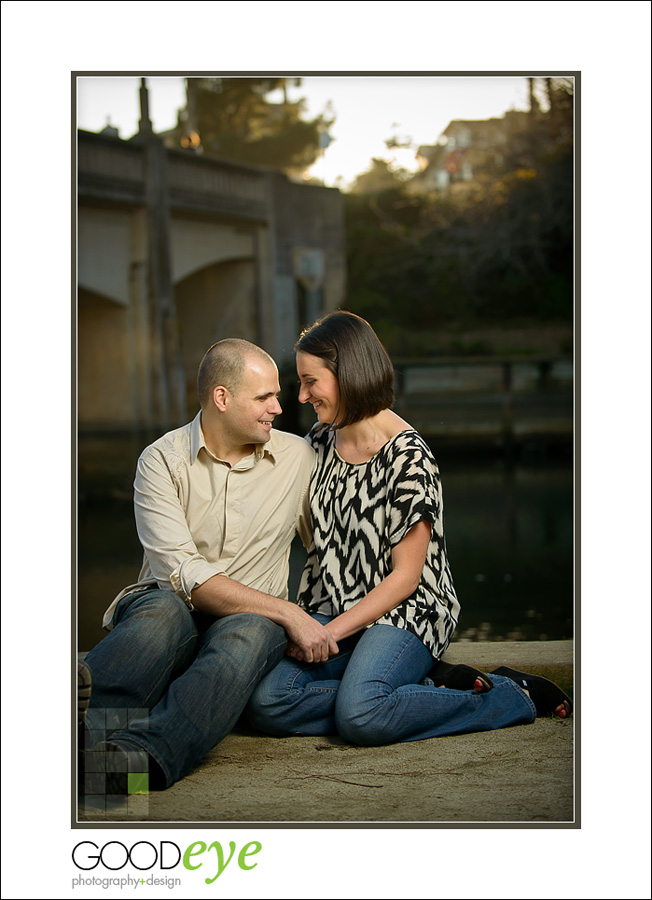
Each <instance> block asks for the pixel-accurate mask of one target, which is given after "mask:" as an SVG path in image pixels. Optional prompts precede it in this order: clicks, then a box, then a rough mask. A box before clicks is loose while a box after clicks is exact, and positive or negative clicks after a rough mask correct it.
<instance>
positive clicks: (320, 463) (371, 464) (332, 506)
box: [298, 425, 460, 659]
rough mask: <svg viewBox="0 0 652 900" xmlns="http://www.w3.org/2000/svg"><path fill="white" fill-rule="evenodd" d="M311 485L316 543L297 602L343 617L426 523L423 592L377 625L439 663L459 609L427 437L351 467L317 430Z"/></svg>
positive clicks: (389, 446) (401, 442)
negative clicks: (406, 637)
mask: <svg viewBox="0 0 652 900" xmlns="http://www.w3.org/2000/svg"><path fill="white" fill-rule="evenodd" d="M306 440H307V441H308V443H309V444H311V446H313V447H314V449H315V450H316V451H317V466H316V469H315V472H314V474H313V477H312V482H311V485H310V494H311V497H310V508H311V512H312V519H313V530H314V539H313V544H312V546H311V548H310V550H309V552H308V559H307V561H306V565H305V568H304V570H303V575H302V577H301V583H300V585H299V593H298V600H299V603H300V604H301V605H302V606H303V607H304V608H305V609H306V610H307V611H308V612H309V613H318V612H319V613H323V614H325V615H340V614H341V613H343V612H345V611H346V610H347V609H349V608H350V607H351V606H353V605H354V604H355V603H357V602H358V601H359V600H362V599H363V598H364V597H365V596H366V595H367V594H368V593H369V591H371V590H372V588H374V587H375V586H376V585H377V584H380V582H381V581H382V580H383V579H384V578H386V577H387V575H389V573H390V572H391V570H392V565H391V563H392V548H393V547H395V546H396V544H398V543H399V541H401V540H402V539H403V538H404V537H405V535H406V534H407V533H408V531H409V530H410V529H411V528H412V527H413V526H414V525H416V524H417V523H418V522H420V521H421V520H423V519H425V520H426V521H428V522H431V523H432V529H431V536H430V544H429V546H428V552H427V555H426V564H425V566H424V569H423V574H422V576H421V581H420V583H419V587H418V588H417V590H416V591H415V593H414V594H412V595H411V596H410V597H408V598H407V599H406V600H404V601H403V602H402V603H401V604H400V605H399V606H397V607H396V609H393V610H390V612H388V613H386V615H384V616H383V617H382V618H381V619H379V620H378V622H379V623H383V624H386V625H395V626H396V627H397V628H405V629H407V630H408V631H411V632H412V633H413V634H415V635H416V636H417V637H418V638H419V640H421V641H422V642H423V644H425V646H426V647H427V648H428V650H429V651H430V652H431V653H432V655H433V657H435V659H438V658H439V657H440V656H441V655H442V653H443V652H444V650H445V649H446V647H447V646H448V643H449V641H450V639H451V637H452V635H453V632H454V631H455V627H456V625H457V621H458V618H459V612H460V605H459V603H458V600H457V597H456V595H455V588H454V587H453V579H452V576H451V572H450V567H449V565H448V559H447V557H446V541H445V539H444V518H443V505H442V494H441V481H440V478H439V469H438V467H437V463H436V462H435V459H434V457H433V455H432V453H431V452H430V449H429V447H428V445H427V444H426V442H425V441H424V440H423V438H422V437H421V435H419V434H418V433H417V432H416V431H413V430H407V431H402V432H400V433H399V434H397V435H395V436H394V437H393V438H391V439H390V440H389V441H387V443H386V444H384V445H383V446H382V447H381V448H380V450H379V451H378V452H377V453H376V454H375V456H373V457H372V458H371V459H370V460H369V461H368V462H364V463H356V464H353V463H348V462H346V461H345V460H343V459H342V458H341V457H340V455H339V454H338V452H337V450H336V449H335V433H334V432H332V431H329V430H328V429H326V428H322V427H320V426H319V425H316V426H315V427H314V428H313V429H312V431H311V432H310V433H309V434H308V435H307V436H306Z"/></svg>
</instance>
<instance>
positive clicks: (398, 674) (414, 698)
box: [248, 311, 572, 745]
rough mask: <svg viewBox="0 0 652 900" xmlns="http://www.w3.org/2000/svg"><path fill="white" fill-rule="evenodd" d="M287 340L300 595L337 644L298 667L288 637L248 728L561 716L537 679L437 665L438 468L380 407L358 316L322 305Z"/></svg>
mask: <svg viewBox="0 0 652 900" xmlns="http://www.w3.org/2000/svg"><path fill="white" fill-rule="evenodd" d="M295 349H296V351H297V370H298V374H299V381H300V391H299V400H300V401H301V403H311V404H312V406H313V408H314V410H315V412H316V414H317V419H318V422H317V424H316V425H315V426H314V427H313V429H312V430H311V432H310V434H309V435H308V436H307V440H308V441H309V442H310V443H311V445H312V446H313V447H314V449H315V450H316V452H317V466H316V470H315V473H314V475H313V479H312V483H311V511H312V517H313V528H314V543H313V546H312V547H311V550H310V552H309V555H308V559H307V561H306V566H305V569H304V572H303V576H302V579H301V584H300V586H299V603H300V604H301V605H302V606H304V608H305V609H306V610H307V611H308V612H309V613H311V614H312V615H313V616H314V617H315V618H316V619H318V620H319V621H320V622H321V623H322V624H324V625H325V626H326V627H327V628H328V630H329V631H330V632H331V634H332V635H333V637H334V639H335V641H336V642H337V644H338V647H339V652H338V653H337V654H336V655H333V656H331V657H330V658H329V659H328V660H327V661H326V662H322V663H316V664H308V663H304V662H303V661H302V658H301V653H300V651H299V650H298V648H297V647H296V646H295V645H293V644H292V643H291V642H290V644H289V645H288V648H287V658H286V659H284V660H283V661H282V662H281V663H279V665H278V666H277V667H276V669H274V670H273V671H272V672H271V673H270V674H269V675H268V676H267V677H266V678H264V679H263V680H262V681H261V682H260V684H259V685H258V687H257V688H256V690H255V692H254V694H253V696H252V699H251V701H250V704H249V707H248V713H249V718H250V721H251V723H252V724H253V725H254V727H256V728H258V729H260V730H262V731H265V732H267V733H270V734H275V735H289V734H296V733H300V734H310V735H320V734H333V733H336V732H339V734H340V735H341V736H342V737H343V738H345V739H346V740H349V741H351V742H353V743H356V744H364V745H375V744H386V743H392V742H395V741H413V740H420V739H423V738H431V737H437V736H440V735H448V734H461V733H464V732H470V731H485V730H489V729H494V728H501V727H504V726H507V725H516V724H520V723H526V722H532V721H533V720H534V718H535V716H536V715H542V714H548V713H553V712H554V713H556V714H557V715H560V716H562V717H565V716H567V715H570V713H571V709H572V707H571V703H570V700H569V699H568V697H566V695H565V694H564V693H563V692H562V691H561V690H560V689H559V688H557V687H556V686H555V685H553V684H552V683H551V682H549V681H547V680H546V679H542V678H538V677H535V676H528V675H525V674H524V673H520V672H516V671H514V670H511V669H505V668H501V669H498V670H496V672H495V673H492V674H493V678H488V677H487V676H486V675H483V674H482V673H479V672H476V671H475V670H473V669H470V668H469V667H465V666H454V667H451V666H445V665H444V664H441V663H440V664H439V665H436V663H437V662H438V660H440V658H441V656H442V654H443V653H444V651H445V650H446V647H447V646H448V644H449V642H450V640H451V637H452V635H453V632H454V630H455V627H456V625H457V621H458V617H459V609H460V607H459V603H458V601H457V597H456V595H455V590H454V588H453V581H452V577H451V572H450V568H449V565H448V560H447V557H446V544H445V539H444V529H443V511H442V497H441V484H440V479H439V471H438V468H437V464H436V462H435V460H434V458H433V456H432V454H431V452H430V450H429V448H428V446H427V444H426V443H425V441H424V440H423V438H422V437H421V436H420V435H419V434H418V433H417V432H416V431H415V430H414V429H413V428H412V427H411V426H410V425H409V424H408V423H407V422H406V421H404V420H403V419H401V418H400V417H399V416H398V415H396V413H394V412H393V411H392V410H391V407H392V405H393V402H394V393H393V383H394V370H393V367H392V364H391V362H390V360H389V357H388V356H387V353H386V352H385V349H384V347H383V346H382V344H381V343H380V341H379V340H378V338H377V337H376V334H375V333H374V331H373V329H372V328H371V326H370V325H369V324H368V323H367V322H365V320H364V319H361V318H360V317H358V316H356V315H353V314H352V313H348V312H342V311H337V312H334V313H331V314H330V315H328V316H326V317H325V318H324V319H322V320H320V321H319V322H317V323H316V324H315V325H313V326H312V327H311V328H309V329H308V330H306V331H304V332H303V333H302V335H301V336H300V338H299V340H298V341H297V344H296V347H295ZM370 626H372V627H370ZM433 665H434V666H435V668H434V670H433V672H432V673H431V675H430V677H426V676H428V673H429V672H430V671H431V670H432V669H433ZM433 678H434V679H435V680H434V681H433V680H432V679H433ZM459 688H462V689H461V690H460V689H459Z"/></svg>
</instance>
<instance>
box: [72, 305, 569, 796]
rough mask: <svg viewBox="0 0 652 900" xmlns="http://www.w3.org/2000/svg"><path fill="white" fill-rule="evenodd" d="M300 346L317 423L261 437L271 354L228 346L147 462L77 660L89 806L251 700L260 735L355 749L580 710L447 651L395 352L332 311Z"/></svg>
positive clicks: (216, 734)
mask: <svg viewBox="0 0 652 900" xmlns="http://www.w3.org/2000/svg"><path fill="white" fill-rule="evenodd" d="M296 351H297V370H298V374H299V381H300V390H299V399H300V401H301V402H302V403H311V404H312V406H313V408H314V409H315V413H316V415H317V420H318V421H317V423H316V424H315V426H314V427H313V429H312V430H311V432H310V434H309V435H308V436H307V438H306V439H305V440H304V439H302V438H299V437H296V436H294V435H290V434H285V433H283V432H278V431H275V430H274V429H273V420H274V418H275V416H277V415H278V414H279V413H280V412H281V407H280V405H279V401H278V395H279V381H278V372H277V369H276V366H275V364H274V362H273V360H272V359H271V357H270V356H268V354H267V353H265V352H264V351H263V350H261V349H260V348H258V347H256V346H255V345H253V344H250V343H248V342H247V341H243V340H237V339H228V340H224V341H219V342H218V343H217V344H214V345H213V346H212V347H211V348H210V349H209V350H208V352H207V353H206V355H205V357H204V359H203V360H202V362H201V365H200V367H199V376H198V390H199V399H200V403H201V411H200V412H199V413H198V415H197V416H196V418H195V419H194V420H193V421H192V422H191V423H190V424H188V425H185V426H184V427H183V428H178V429H176V430H175V431H171V432H169V433H168V434H166V435H164V436H163V437H162V438H160V439H159V440H157V441H156V442H155V443H153V444H152V445H151V446H150V447H148V448H147V449H146V450H145V451H144V452H143V454H142V455H141V457H140V459H139V461H138V467H137V472H136V478H135V482H134V489H135V494H134V504H135V515H136V525H137V529H138V536H139V538H140V541H141V543H142V545H143V549H144V562H143V568H142V570H141V573H140V577H139V579H138V582H137V584H134V585H131V586H129V587H128V588H126V589H125V590H124V591H122V592H121V593H120V594H119V595H118V597H116V599H115V600H114V601H113V603H112V604H111V606H110V607H109V609H108V610H107V612H106V614H105V617H104V625H105V627H106V628H108V629H110V631H109V634H108V635H107V636H106V637H105V638H104V639H103V640H102V641H101V642H100V643H99V644H98V645H97V646H96V647H95V648H94V649H93V650H91V651H90V653H89V654H88V655H87V657H86V660H85V662H83V663H80V665H79V681H80V685H81V687H80V707H81V712H80V717H81V724H80V746H81V749H82V751H83V753H82V754H81V758H82V760H83V761H84V765H83V766H82V769H83V770H84V771H83V772H81V773H80V775H81V777H80V785H81V792H82V794H83V795H85V796H86V797H88V796H91V795H96V794H97V795H101V794H111V795H114V794H124V793H126V792H127V790H128V773H148V774H149V784H150V786H151V787H154V788H164V787H168V786H170V785H171V784H173V783H174V782H175V781H177V780H178V779H180V778H182V777H183V776H184V775H186V774H187V773H188V772H190V770H191V769H192V768H193V766H194V765H195V764H196V763H198V762H199V760H201V759H202V757H203V756H205V755H206V753H208V752H209V750H211V749H212V748H213V747H214V746H215V745H216V744H217V743H219V741H221V740H222V738H224V737H225V736H226V735H227V734H228V733H229V732H230V731H231V729H232V728H233V726H234V725H235V723H236V722H237V720H238V719H239V717H240V716H241V714H242V712H243V711H244V710H245V708H246V712H247V715H248V718H249V721H250V722H251V724H252V725H253V726H254V727H255V728H257V729H259V730H261V731H264V732H267V733H269V734H273V735H285V736H287V735H291V734H296V733H300V734H304V735H323V734H335V733H339V734H340V735H341V736H342V737H343V738H345V739H346V740H348V741H351V742H354V743H357V744H363V745H377V744H386V743H392V742H395V741H413V740H421V739H424V738H431V737H437V736H440V735H452V734H462V733H465V732H472V731H485V730H490V729H494V728H502V727H505V726H508V725H516V724H521V723H528V722H532V721H533V720H534V718H535V717H536V716H537V715H546V714H556V715H558V716H562V717H565V716H568V715H570V713H571V711H572V707H571V703H570V700H569V699H568V697H567V696H566V695H565V694H564V693H563V692H562V691H561V690H560V689H559V688H557V687H556V686H555V685H553V684H552V683H551V682H549V681H547V680H545V679H542V678H539V677H536V676H529V675H526V674H524V673H521V672H516V671H515V670H511V669H507V668H505V667H503V668H501V669H498V670H496V672H494V673H492V674H491V677H489V676H488V675H486V674H485V673H482V672H477V671H476V670H475V669H472V668H470V667H467V666H447V665H446V664H444V663H441V662H439V660H440V659H441V656H442V654H443V653H444V651H445V650H446V647H447V646H448V644H449V642H450V640H451V637H452V635H453V632H454V630H455V627H456V624H457V620H458V616H459V609H460V607H459V603H458V600H457V597H456V595H455V590H454V588H453V581H452V577H451V572H450V568H449V565H448V560H447V557H446V544H445V539H444V530H443V512H442V495H441V483H440V478H439V471H438V468H437V464H436V462H435V460H434V458H433V456H432V454H431V452H430V450H429V448H428V446H427V444H426V443H425V441H424V440H423V438H421V437H420V435H419V434H418V433H417V432H416V431H415V430H414V429H413V428H412V427H411V426H410V425H409V424H408V423H407V422H405V421H404V420H402V419H401V418H400V417H399V416H397V415H396V414H395V413H394V412H392V409H391V407H392V405H393V400H394V395H393V381H394V372H393V368H392V364H391V362H390V360H389V358H388V356H387V353H386V352H385V349H384V348H383V346H382V344H381V343H380V341H379V340H378V338H377V337H376V335H375V333H374V331H373V329H372V328H371V327H370V325H369V324H368V323H367V322H365V321H364V319H361V318H359V317H358V316H355V315H353V314H352V313H347V312H342V311H338V312H335V313H331V314H330V315H328V316H326V317H325V318H324V319H322V320H321V321H319V322H317V323H316V324H315V325H313V326H312V327H311V328H310V329H308V330H307V331H305V332H304V333H303V334H302V335H301V337H300V339H299V341H298V342H297V345H296ZM295 533H298V534H299V535H300V537H301V539H302V541H303V543H304V545H305V546H306V548H307V549H308V559H307V562H306V565H305V569H304V572H303V576H302V579H301V584H300V587H299V597H298V601H299V602H298V604H295V603H291V602H289V601H288V589H287V579H288V559H289V553H290V545H291V542H292V540H293V537H294V535H295ZM371 626H373V627H371ZM426 676H428V677H426ZM98 755H101V756H102V764H101V765H93V764H91V760H92V759H93V756H98ZM94 769H100V770H102V771H101V772H95V771H92V770H94Z"/></svg>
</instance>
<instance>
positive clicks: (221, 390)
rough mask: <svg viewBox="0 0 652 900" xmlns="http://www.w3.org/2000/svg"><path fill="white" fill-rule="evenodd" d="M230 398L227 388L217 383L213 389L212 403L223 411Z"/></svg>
mask: <svg viewBox="0 0 652 900" xmlns="http://www.w3.org/2000/svg"><path fill="white" fill-rule="evenodd" d="M230 399H231V394H230V392H229V389H228V388H225V387H224V385H222V384H218V386H217V387H216V388H215V389H214V390H213V403H214V404H215V406H216V407H217V409H219V411H220V412H224V410H225V409H226V407H227V405H228V403H229V400H230Z"/></svg>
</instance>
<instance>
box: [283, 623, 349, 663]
mask: <svg viewBox="0 0 652 900" xmlns="http://www.w3.org/2000/svg"><path fill="white" fill-rule="evenodd" d="M311 621H312V622H314V624H315V625H316V626H317V627H318V628H319V632H320V636H321V635H324V636H325V641H324V640H322V641H321V642H320V643H319V645H318V646H315V645H313V646H312V647H309V648H308V649H310V650H312V653H311V654H310V655H309V654H308V653H307V652H306V649H305V648H302V647H300V646H299V645H298V644H297V643H295V641H293V640H291V639H290V640H289V641H288V643H287V647H286V648H285V655H286V656H289V657H290V659H294V660H296V661H297V662H313V663H318V662H326V660H327V659H328V658H329V657H330V656H335V655H336V654H337V653H339V652H340V651H339V648H338V646H337V642H336V640H335V638H334V637H333V635H332V633H331V631H330V627H329V628H326V627H325V626H324V625H320V624H319V623H318V622H317V621H316V620H315V619H311Z"/></svg>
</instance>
